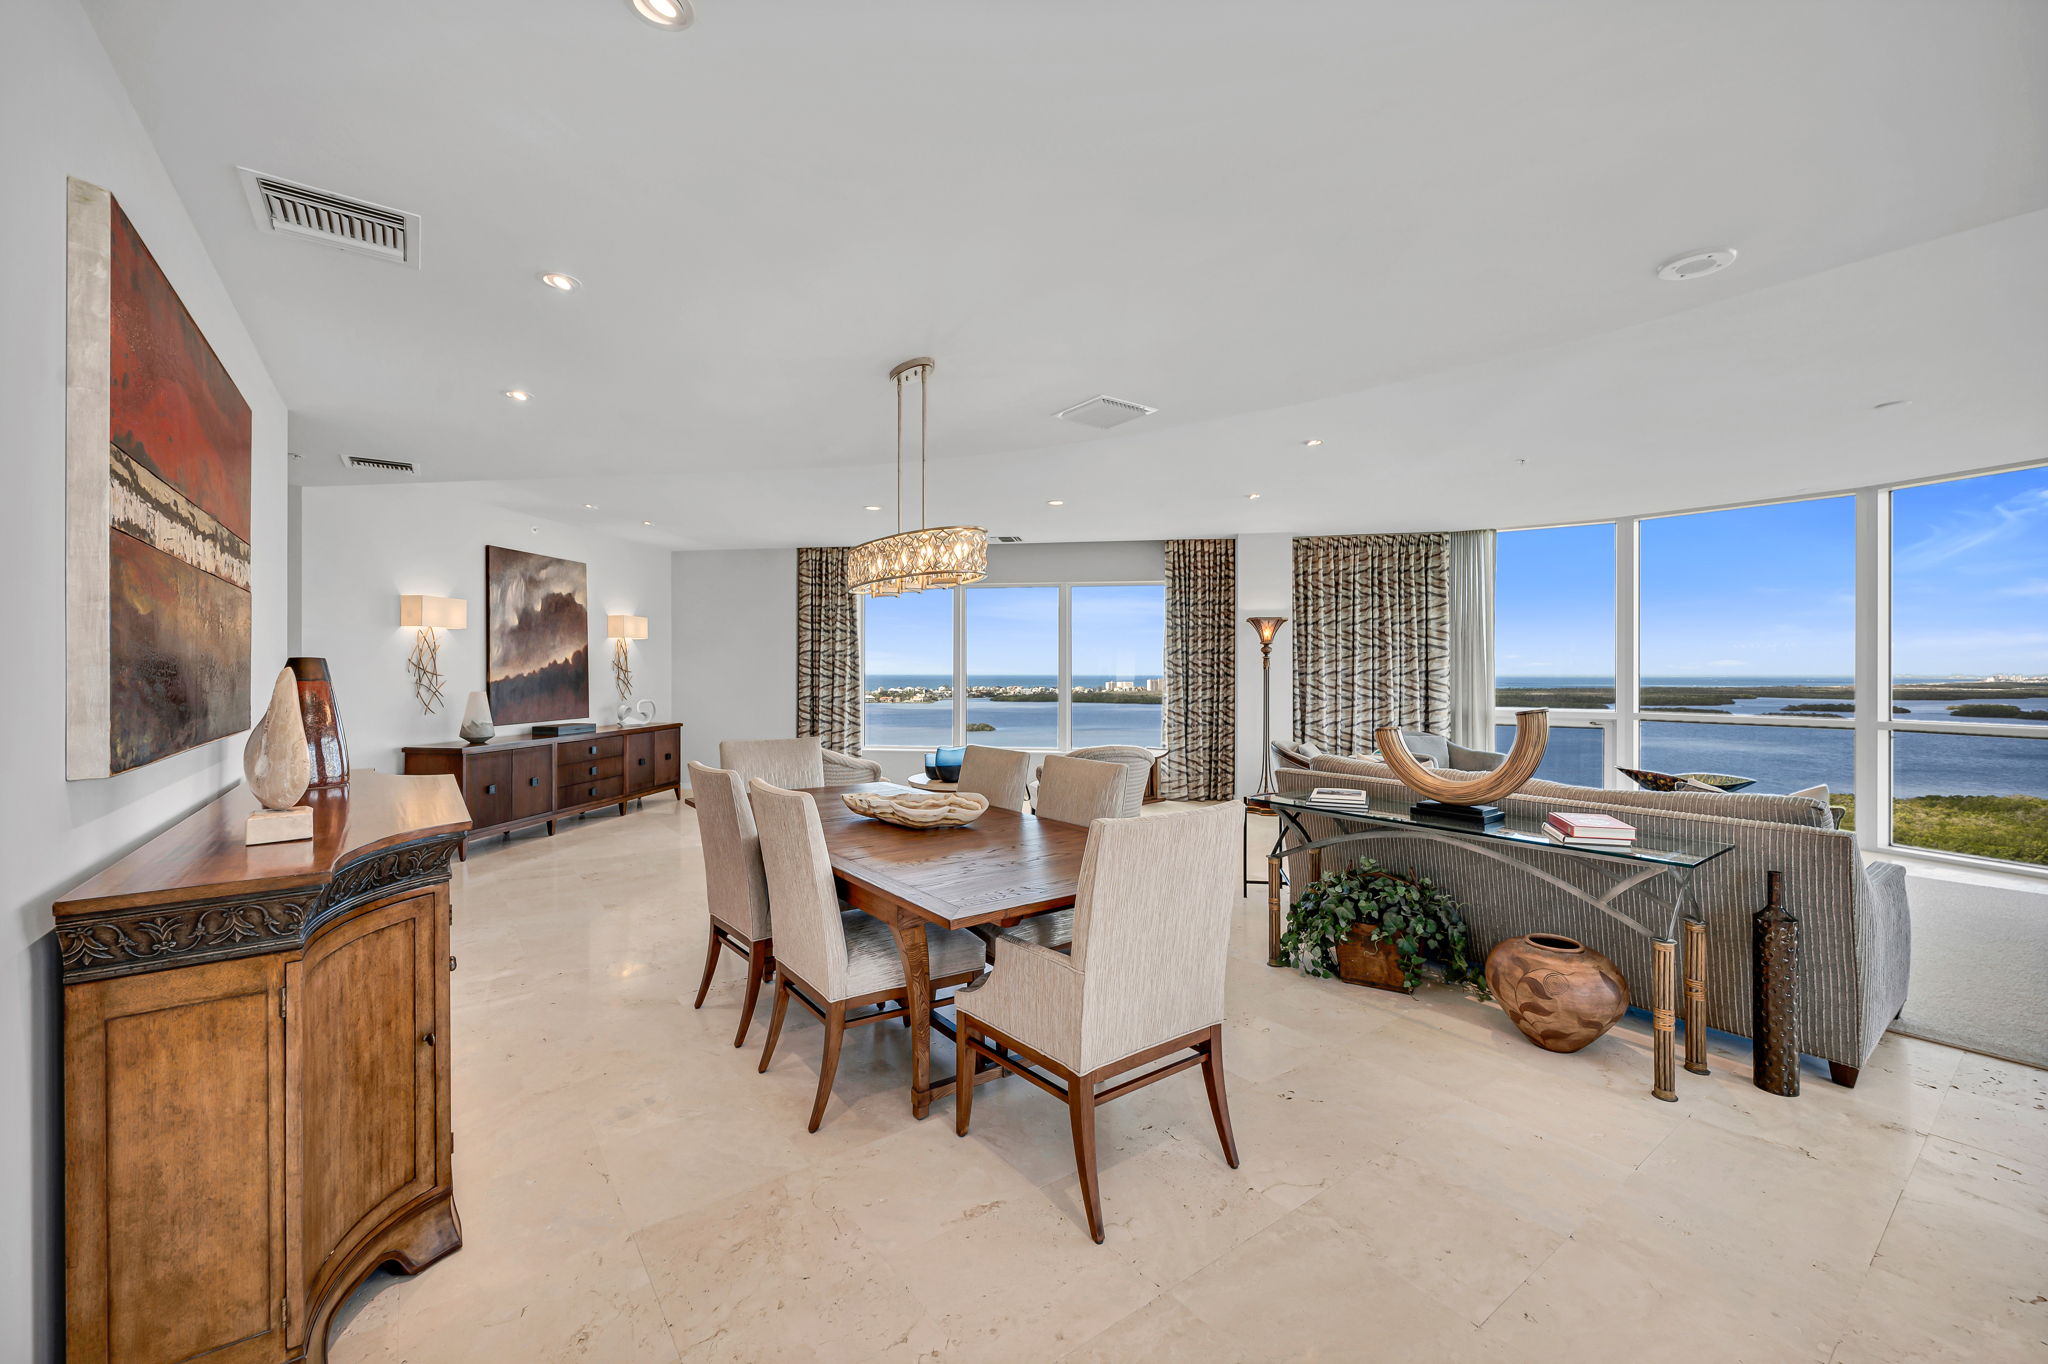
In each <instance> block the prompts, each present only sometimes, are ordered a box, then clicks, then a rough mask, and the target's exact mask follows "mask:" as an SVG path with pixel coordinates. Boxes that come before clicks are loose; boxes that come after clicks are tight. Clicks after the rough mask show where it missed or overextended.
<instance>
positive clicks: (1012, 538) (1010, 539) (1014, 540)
mask: <svg viewBox="0 0 2048 1364" xmlns="http://www.w3.org/2000/svg"><path fill="white" fill-rule="evenodd" d="M989 538H990V539H992V540H994V541H995V542H996V543H997V544H999V545H1021V544H1023V543H1024V537H1023V536H1021V535H994V536H990V537H989Z"/></svg>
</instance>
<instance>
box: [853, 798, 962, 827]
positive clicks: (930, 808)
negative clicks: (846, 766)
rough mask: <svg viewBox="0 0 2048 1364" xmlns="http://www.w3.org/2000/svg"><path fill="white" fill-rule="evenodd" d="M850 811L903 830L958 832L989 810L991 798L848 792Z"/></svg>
mask: <svg viewBox="0 0 2048 1364" xmlns="http://www.w3.org/2000/svg"><path fill="white" fill-rule="evenodd" d="M839 798H840V799H841V800H843V801H845V802H846V808H847V809H849V810H851V811H853V812H854V813H855V814H857V815H866V816H867V817H868V818H869V819H879V820H881V821H882V823H884V824H894V825H896V826H897V827H898V828H901V829H957V828H959V827H960V826H961V825H963V824H972V823H973V822H974V821H975V820H977V819H979V818H981V815H982V812H983V811H984V810H986V809H988V797H987V796H982V795H976V794H975V793H974V792H972V791H901V792H895V791H846V792H842V793H841V794H840V797H839Z"/></svg>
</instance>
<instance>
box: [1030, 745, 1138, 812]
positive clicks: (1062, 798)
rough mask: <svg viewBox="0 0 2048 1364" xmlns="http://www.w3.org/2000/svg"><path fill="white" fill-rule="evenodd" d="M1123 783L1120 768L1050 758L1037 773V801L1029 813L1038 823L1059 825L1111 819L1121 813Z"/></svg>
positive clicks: (1060, 756) (1085, 760)
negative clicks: (1052, 821)
mask: <svg viewBox="0 0 2048 1364" xmlns="http://www.w3.org/2000/svg"><path fill="white" fill-rule="evenodd" d="M1124 781H1125V777H1124V769H1123V767H1122V765H1121V764H1118V763H1104V762H1097V761H1095V760H1094V759H1093V758H1069V757H1066V756H1065V755H1063V754H1059V753H1053V754H1049V755H1047V757H1046V760H1045V765H1044V766H1043V767H1041V768H1039V769H1038V799H1037V800H1036V802H1035V803H1034V804H1033V806H1032V809H1033V810H1034V811H1035V812H1036V813H1037V815H1038V817H1039V818H1040V819H1056V820H1058V821H1060V822H1061V823H1062V824H1090V823H1093V822H1094V821H1096V820H1098V819H1114V818H1116V817H1117V815H1118V814H1119V813H1121V811H1122V809H1123V795H1124Z"/></svg>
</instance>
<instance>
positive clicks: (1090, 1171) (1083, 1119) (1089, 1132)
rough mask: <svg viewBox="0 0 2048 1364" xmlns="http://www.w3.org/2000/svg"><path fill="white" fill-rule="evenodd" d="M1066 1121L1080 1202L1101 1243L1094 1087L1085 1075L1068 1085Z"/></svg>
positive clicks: (1089, 1229)
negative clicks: (1078, 1177)
mask: <svg viewBox="0 0 2048 1364" xmlns="http://www.w3.org/2000/svg"><path fill="white" fill-rule="evenodd" d="M1067 1120H1068V1121H1069V1122H1071V1123H1072V1124H1073V1128H1074V1165H1075V1167H1076V1168H1077V1169H1078V1170H1080V1172H1081V1203H1082V1206H1084V1207H1085V1208H1087V1210H1088V1234H1089V1235H1090V1236H1092V1237H1093V1238H1095V1244H1096V1245H1098V1246H1099V1245H1101V1244H1102V1190H1101V1188H1100V1187H1098V1181H1097V1179H1096V1173H1095V1085H1094V1082H1093V1081H1091V1080H1089V1079H1088V1078H1087V1077H1085V1076H1076V1077H1075V1078H1073V1079H1072V1080H1069V1081H1068V1082H1067Z"/></svg>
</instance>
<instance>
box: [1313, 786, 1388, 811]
mask: <svg viewBox="0 0 2048 1364" xmlns="http://www.w3.org/2000/svg"><path fill="white" fill-rule="evenodd" d="M1308 799H1309V803H1310V804H1311V805H1333V806H1337V807H1339V808H1341V809H1345V810H1358V811H1361V812H1364V813H1371V811H1372V797H1371V796H1370V795H1369V794H1368V793H1366V792H1364V791H1361V790H1359V789H1358V788H1357V787H1355V786H1318V787H1317V788H1316V789H1315V790H1313V791H1311V792H1309V793H1308Z"/></svg>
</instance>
